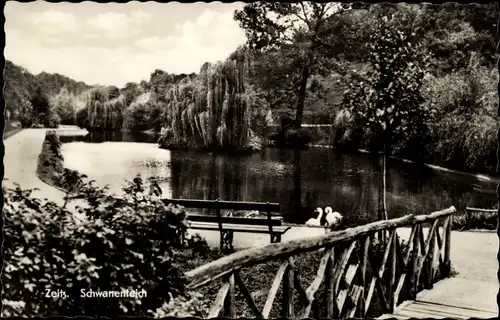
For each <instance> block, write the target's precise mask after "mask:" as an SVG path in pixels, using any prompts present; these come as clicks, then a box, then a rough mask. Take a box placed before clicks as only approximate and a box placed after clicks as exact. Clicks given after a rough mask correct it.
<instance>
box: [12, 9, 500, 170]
mask: <svg viewBox="0 0 500 320" xmlns="http://www.w3.org/2000/svg"><path fill="white" fill-rule="evenodd" d="M497 16H498V5H497V4H496V3H489V4H471V5H459V4H454V3H448V4H445V5H432V4H404V3H401V4H389V3H383V4H373V5H367V4H358V3H357V4H335V3H328V4H320V3H317V4H315V3H309V2H298V3H293V4H286V3H264V2H254V3H248V4H246V5H245V6H244V7H243V9H242V10H239V11H236V12H235V19H236V20H237V21H238V23H239V24H240V26H241V27H242V28H243V29H244V31H245V33H246V35H247V37H248V42H247V44H246V45H245V46H243V47H239V48H236V50H235V51H234V52H233V53H232V54H230V55H229V57H228V59H227V61H226V62H223V63H220V64H218V65H211V64H210V63H204V64H203V65H202V66H200V71H199V72H198V73H197V74H180V75H175V74H170V73H168V72H165V71H162V70H154V71H153V72H152V73H151V76H150V78H149V79H146V80H142V81H140V82H137V83H127V84H126V85H125V86H124V87H123V88H120V89H118V88H116V87H115V88H108V89H107V90H108V91H110V92H112V93H111V94H108V95H107V97H106V98H97V97H95V96H92V93H89V92H87V90H89V89H90V88H89V87H88V86H86V85H84V84H82V83H78V82H76V81H73V80H70V79H67V78H65V77H63V76H60V75H48V74H41V75H37V76H33V75H31V74H29V72H27V71H26V70H23V69H22V68H19V67H17V66H14V65H13V64H11V63H9V62H8V63H7V65H6V78H7V81H6V88H5V96H6V101H7V106H6V107H7V109H9V108H10V109H9V110H11V111H12V112H10V114H11V115H12V117H14V118H19V119H20V120H21V121H22V122H23V125H27V126H29V125H32V124H33V123H34V121H33V118H32V117H31V118H30V116H29V115H31V114H32V113H33V112H36V111H35V110H36V109H37V106H35V105H33V104H32V102H33V99H32V98H33V97H32V95H33V94H34V93H36V92H37V91H36V89H37V87H38V85H37V83H38V82H37V81H40V79H42V78H43V79H44V80H43V81H45V82H46V83H47V84H48V86H49V87H51V89H50V90H49V89H47V90H42V91H43V92H44V94H45V95H46V96H48V97H49V101H50V105H51V109H52V110H54V111H55V112H54V113H55V114H57V115H58V117H59V118H60V121H61V123H69V122H71V119H72V118H73V117H72V116H71V113H72V110H76V111H78V110H80V112H77V114H76V116H75V117H76V118H77V121H76V122H77V123H78V124H79V125H80V126H84V127H88V128H92V127H95V128H97V127H99V130H117V129H126V130H134V131H135V130H139V131H142V130H154V131H160V130H161V128H165V129H167V128H168V130H167V131H168V132H169V133H168V134H167V135H168V137H169V138H165V139H167V140H168V141H169V142H168V143H167V145H172V146H173V145H177V146H180V145H186V146H188V147H190V145H189V143H186V141H187V140H188V138H191V137H194V140H195V141H196V142H193V143H194V144H196V145H200V144H201V145H203V144H207V145H210V144H211V143H209V142H213V141H216V140H214V138H213V132H214V130H215V131H217V130H218V128H219V127H220V128H221V129H220V130H219V132H222V131H223V130H227V129H228V127H227V125H226V129H222V128H223V126H222V124H221V123H220V122H218V120H217V121H215V122H213V123H212V124H210V125H208V124H205V125H206V126H207V128H209V130H208V131H206V132H205V131H203V130H205V129H202V128H201V126H200V119H202V118H203V119H205V118H206V116H202V114H203V112H205V111H206V110H208V108H209V107H208V101H207V102H206V105H203V108H202V107H200V103H202V104H203V103H205V101H206V95H208V87H209V84H208V80H209V79H208V75H209V74H211V73H214V72H215V73H217V72H220V71H221V68H222V67H220V66H221V65H227V64H228V63H229V61H233V60H239V59H241V57H243V56H245V57H247V59H248V60H249V61H251V63H249V65H248V72H245V81H244V82H245V93H244V97H245V100H247V101H248V102H246V104H248V105H249V106H251V107H250V108H249V109H248V110H249V114H250V124H249V125H248V126H249V128H250V129H251V131H252V132H254V133H255V134H256V135H269V132H268V130H267V129H266V125H269V124H272V123H274V124H280V123H281V119H282V118H285V117H287V118H291V119H295V120H296V121H295V125H297V124H298V123H299V122H305V123H333V124H334V125H335V130H334V132H333V134H332V135H331V137H325V136H324V134H321V136H314V135H313V136H312V138H313V141H312V142H313V143H318V142H320V141H321V142H333V143H334V145H335V146H337V147H342V148H350V149H356V148H370V147H372V146H373V145H374V142H376V141H382V140H383V139H382V140H381V139H380V138H379V133H380V132H377V130H365V129H366V126H365V125H363V124H361V123H360V122H359V121H357V120H359V117H358V116H356V112H357V111H356V112H354V109H352V108H351V110H350V111H349V112H348V111H347V110H345V105H344V103H343V101H346V100H348V99H350V100H351V101H353V99H355V100H356V99H358V96H356V95H355V94H354V93H355V92H358V94H360V96H359V97H361V96H364V97H365V98H367V97H368V98H369V99H371V100H370V101H372V102H373V101H375V100H373V99H376V98H378V97H381V98H383V99H385V100H384V105H383V106H382V107H383V109H384V116H385V115H387V113H386V112H385V109H386V108H390V106H391V104H390V103H389V100H390V99H392V100H394V101H398V103H399V102H400V101H401V99H400V98H402V97H403V96H404V95H407V94H408V96H407V97H406V98H405V99H407V101H411V103H412V106H411V107H410V106H409V105H407V107H405V108H407V110H408V111H409V112H410V111H411V112H413V111H415V112H417V113H418V114H420V115H422V117H420V118H418V120H417V122H418V126H417V127H418V130H417V131H414V132H410V131H412V130H406V131H405V132H404V134H403V135H400V134H398V135H397V137H394V139H393V141H392V143H391V148H390V152H391V153H392V154H395V155H397V156H400V157H404V158H410V159H413V160H421V161H426V162H432V163H434V164H438V165H445V166H449V167H452V168H454V169H460V170H475V171H484V172H492V171H493V170H494V163H495V159H494V153H495V151H494V148H495V146H494V144H495V139H496V138H495V137H494V135H493V134H492V132H493V131H494V129H492V128H493V127H492V126H493V125H494V122H495V121H494V118H493V116H494V113H492V112H493V109H494V103H495V102H494V101H495V96H496V94H497V93H496V85H495V82H496V78H497V75H496V73H495V72H494V63H495V61H496V60H495V59H496V56H495V46H496V43H497V40H496V37H495V33H496V20H497ZM381 25H384V28H385V29H384V31H382V29H381ZM382 34H386V35H387V37H393V38H394V37H396V38H394V39H397V37H398V35H404V37H405V39H399V40H397V41H399V42H393V46H392V48H393V49H394V48H399V47H398V45H399V44H401V45H402V47H401V50H402V51H405V52H406V53H405V55H406V56H405V57H403V56H399V58H398V59H396V60H397V61H399V62H398V63H400V62H404V61H406V60H408V59H413V57H415V59H416V60H415V62H414V66H413V67H411V68H414V70H411V71H409V69H408V70H407V71H405V69H404V68H402V67H401V68H399V70H400V72H401V74H397V73H396V72H394V74H392V75H388V74H385V75H384V74H383V72H382V73H381V70H380V69H379V70H378V71H377V70H376V69H374V66H376V61H375V60H376V59H379V60H380V61H379V62H383V63H385V62H384V61H383V57H389V56H390V55H394V53H395V52H393V51H391V50H393V49H391V48H389V47H388V48H385V47H383V46H380V45H381V41H385V40H382V38H381V37H380V35H382ZM406 37H407V38H406ZM391 41H392V40H391ZM377 46H378V47H377ZM413 46H416V47H413ZM417 47H418V48H417ZM386 49H387V50H386ZM417 49H418V50H417ZM374 50H375V51H376V52H378V58H377V57H375V56H374ZM422 57H425V59H421V58H422ZM381 59H382V60H381ZM394 63H396V62H394ZM389 65H390V64H388V63H386V66H389ZM408 68H410V67H408ZM417 69H419V71H418V72H417V71H416V70H417ZM214 70H218V71H214ZM376 73H378V74H376ZM381 75H384V76H386V79H387V83H382V82H380V81H379V82H377V81H375V80H376V79H382V78H381ZM469 75H471V76H469ZM364 77H368V79H369V80H370V81H366V79H365V78H364ZM391 77H392V78H393V79H392V80H388V79H389V78H391ZM411 79H412V80H411ZM410 80H411V81H412V82H414V83H415V85H412V88H410V86H409V85H406V86H405V85H403V86H400V87H398V88H396V85H397V84H398V83H399V84H404V83H407V82H408V81H410ZM391 81H392V83H393V86H394V87H391V88H392V89H393V90H396V91H398V92H394V94H395V95H394V96H392V97H389V96H388V95H387V94H388V91H387V89H388V86H389V84H390V83H391ZM417 82H418V83H417ZM214 83H215V82H214ZM62 84H64V86H63V87H65V88H66V90H67V91H61V89H62V87H59V88H55V87H57V86H58V85H62ZM366 84H368V85H366ZM223 85H224V82H222V84H221V85H220V86H223ZM378 85H380V86H382V87H384V88H385V89H380V88H378ZM211 86H213V88H212V90H213V92H214V94H213V98H212V99H219V98H215V92H216V91H217V90H219V89H215V86H219V85H218V84H217V85H215V84H211ZM230 86H231V85H230ZM374 86H375V87H376V88H375V87H374ZM369 87H371V89H373V90H375V93H373V91H370V88H369ZM347 89H349V90H348V92H349V94H347V95H344V92H345V91H346V90H347ZM410 89H411V90H412V92H411V93H410V91H411V90H410ZM94 90H96V89H95V88H94V89H92V90H91V91H94ZM362 90H365V93H363V94H362V93H361V92H360V91H362ZM383 90H385V91H386V92H385V93H384V92H382V91H383ZM409 90H410V91H409ZM370 92H372V93H370ZM391 94H392V93H391ZM120 96H121V97H120ZM195 96H196V97H197V98H195ZM56 97H57V98H56ZM387 99H389V100H387ZM9 101H12V103H9ZM71 101H73V102H71ZM213 101H214V103H215V104H214V106H215V110H222V109H223V108H224V107H223V103H224V100H223V99H222V100H220V99H219V100H217V101H216V100H213ZM27 102H30V103H31V105H30V104H29V103H27ZM97 102H98V103H97ZM361 102H362V101H353V104H351V106H354V105H355V104H360V103H361ZM191 104H193V105H194V106H196V108H195V107H191V108H188V107H189V106H190V105H191ZM396 105H397V104H396ZM13 106H15V107H13ZM64 106H70V107H69V111H68V110H64ZM365 106H367V107H368V108H369V109H371V110H372V111H370V112H374V113H375V114H376V112H377V110H379V111H378V112H379V113H380V112H381V111H380V110H381V108H376V104H373V103H371V104H369V103H368V104H366V105H365ZM372 107H373V108H372ZM176 108H177V109H176ZM355 109H356V110H357V108H355ZM82 110H83V111H82ZM174 110H177V111H174ZM184 110H188V111H186V112H185V113H184V114H182V113H183V112H184ZM391 110H392V109H391ZM425 110H427V111H430V110H436V111H435V114H434V116H433V117H430V118H428V117H427V115H429V113H428V112H427V111H425ZM89 111H90V113H89ZM193 111H195V113H193ZM365 111H368V109H365ZM421 111H425V112H421ZM176 112H180V115H179V116H178V119H177V120H176V122H175V123H173V122H172V120H173V119H174V118H175V117H174V118H173V117H172V114H174V113H176ZM365 113H366V112H365ZM194 114H198V115H197V116H194ZM393 114H395V113H393ZM424 115H425V116H424ZM199 117H202V118H199ZM217 117H219V116H217ZM100 118H104V120H99V119H100ZM229 118H231V117H229ZM410 118H411V117H409V116H408V114H405V116H403V117H400V120H401V121H403V122H404V121H408V120H409V119H410ZM92 119H93V120H92ZM203 119H202V120H201V121H202V122H203V121H205V122H206V120H203ZM411 119H413V118H411ZM55 120H57V118H56V119H55ZM207 120H208V118H207ZM92 121H93V125H91V122H92ZM183 121H184V124H183ZM393 121H396V120H393ZM398 121H399V120H398ZM412 121H413V120H412ZM53 122H54V121H53ZM214 123H217V125H215V124H214ZM246 126H247V124H243V125H241V128H236V130H240V129H241V130H244V127H246ZM174 127H175V129H174ZM407 127H408V128H410V129H412V128H415V126H414V124H411V125H410V124H407ZM214 128H215V129H214ZM401 128H402V127H401ZM371 129H373V128H371ZM266 130H267V131H266ZM202 131H203V132H202ZM396 131H398V132H399V133H401V130H396ZM226 133H227V137H225V139H229V140H231V139H233V138H230V135H231V134H232V133H229V131H226ZM207 134H208V135H207ZM298 135H300V133H298ZM204 136H207V137H209V138H208V139H209V140H210V141H209V140H207V139H205V140H203V139H204V138H203V137H204ZM241 136H244V135H241ZM203 141H205V142H203ZM190 143H191V142H190ZM229 145H232V144H229Z"/></svg>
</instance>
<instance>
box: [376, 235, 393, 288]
mask: <svg viewBox="0 0 500 320" xmlns="http://www.w3.org/2000/svg"><path fill="white" fill-rule="evenodd" d="M392 241H393V237H390V238H389V241H388V242H387V244H386V247H385V251H384V257H383V259H382V263H380V268H379V269H378V277H379V278H381V279H382V278H383V277H384V272H385V264H386V263H387V258H389V253H390V252H391V244H392Z"/></svg>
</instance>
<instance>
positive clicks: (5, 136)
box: [3, 128, 24, 140]
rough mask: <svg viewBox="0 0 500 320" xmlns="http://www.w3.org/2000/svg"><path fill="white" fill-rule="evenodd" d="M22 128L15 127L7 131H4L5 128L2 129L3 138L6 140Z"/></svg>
mask: <svg viewBox="0 0 500 320" xmlns="http://www.w3.org/2000/svg"><path fill="white" fill-rule="evenodd" d="M23 129H24V128H17V129H14V130H9V131H7V132H5V129H4V131H3V140H7V139H9V138H10V137H12V136H13V135H15V134H17V133H19V132H21V131H23Z"/></svg>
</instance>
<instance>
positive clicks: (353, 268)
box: [336, 264, 359, 313]
mask: <svg viewBox="0 0 500 320" xmlns="http://www.w3.org/2000/svg"><path fill="white" fill-rule="evenodd" d="M358 268H359V264H351V265H350V266H349V268H348V269H347V272H346V275H345V285H346V288H345V289H342V290H341V291H340V292H339V294H338V296H337V299H336V300H337V301H336V302H337V309H338V310H339V313H342V311H343V309H344V304H345V301H346V299H347V295H348V294H349V292H350V291H351V289H352V287H353V285H354V283H353V280H354V277H355V276H356V272H357V271H358Z"/></svg>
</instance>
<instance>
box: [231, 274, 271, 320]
mask: <svg viewBox="0 0 500 320" xmlns="http://www.w3.org/2000/svg"><path fill="white" fill-rule="evenodd" d="M234 280H235V281H236V284H237V285H238V287H239V288H240V292H241V294H243V297H245V299H246V300H247V303H248V306H249V307H250V309H251V310H252V312H253V314H254V316H255V317H256V318H258V319H262V318H264V316H263V315H262V313H261V312H260V310H259V308H258V307H257V305H256V304H255V301H253V298H252V295H251V294H250V291H248V289H247V287H246V286H245V283H243V280H242V279H241V277H240V274H239V272H235V273H234Z"/></svg>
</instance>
